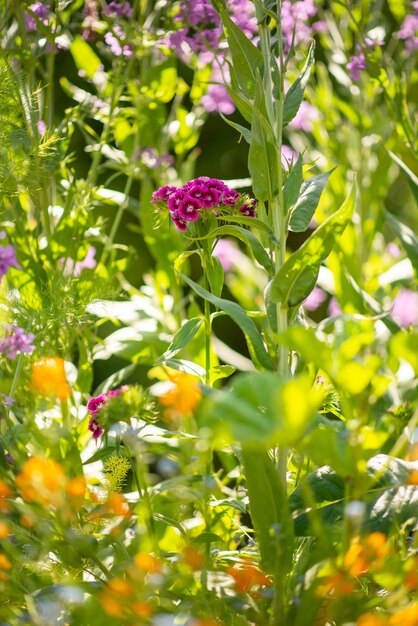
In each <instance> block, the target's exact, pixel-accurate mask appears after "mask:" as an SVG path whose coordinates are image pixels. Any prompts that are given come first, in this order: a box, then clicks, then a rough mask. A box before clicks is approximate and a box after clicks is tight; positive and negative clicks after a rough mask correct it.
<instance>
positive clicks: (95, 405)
mask: <svg viewBox="0 0 418 626" xmlns="http://www.w3.org/2000/svg"><path fill="white" fill-rule="evenodd" d="M106 401H107V395H106V394H105V393H101V394H100V395H99V396H95V397H94V398H92V399H91V400H89V402H88V404H87V408H88V410H89V411H90V413H91V414H92V415H96V413H98V412H99V410H100V409H101V407H102V406H103V405H104V404H106Z"/></svg>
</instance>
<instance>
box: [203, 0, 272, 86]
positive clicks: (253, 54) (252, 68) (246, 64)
mask: <svg viewBox="0 0 418 626" xmlns="http://www.w3.org/2000/svg"><path fill="white" fill-rule="evenodd" d="M214 5H215V7H216V9H217V10H218V11H219V13H220V15H221V18H222V22H223V25H224V28H225V31H226V38H227V40H228V45H229V51H230V53H231V58H232V66H233V68H234V69H235V72H234V73H235V77H236V80H237V83H238V85H239V88H240V89H241V90H242V91H243V93H244V94H245V95H246V96H247V97H250V98H252V97H253V96H254V86H255V84H256V80H257V74H256V72H257V68H259V67H261V66H262V64H263V55H262V54H261V52H260V51H259V50H258V48H256V46H255V45H254V44H253V43H252V42H251V41H250V40H249V39H248V37H247V36H246V35H245V34H244V32H243V31H242V30H241V29H240V28H239V27H238V26H237V25H236V24H235V23H234V22H233V21H232V19H231V18H230V17H229V14H228V11H227V8H226V5H225V2H224V1H223V0H214Z"/></svg>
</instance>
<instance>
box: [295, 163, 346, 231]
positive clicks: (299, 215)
mask: <svg viewBox="0 0 418 626" xmlns="http://www.w3.org/2000/svg"><path fill="white" fill-rule="evenodd" d="M299 158H300V157H299ZM298 161H299V159H298ZM296 165H297V164H296ZM334 169H335V168H334ZM334 169H332V170H330V171H329V172H326V173H325V174H319V175H318V176H311V178H308V179H307V180H304V181H303V183H302V186H301V194H300V196H299V198H298V199H297V201H296V203H295V206H294V207H293V209H292V211H291V213H290V219H289V229H290V230H292V231H293V232H296V233H302V232H304V231H305V230H306V229H307V228H308V226H309V223H310V221H311V219H312V218H313V215H314V213H315V211H316V209H317V206H318V204H319V199H320V197H321V194H322V191H323V189H324V187H325V185H326V183H327V180H328V178H329V176H330V175H331V174H332V172H333V171H334ZM286 182H287V181H286Z"/></svg>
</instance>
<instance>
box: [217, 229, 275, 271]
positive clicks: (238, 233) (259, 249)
mask: <svg viewBox="0 0 418 626" xmlns="http://www.w3.org/2000/svg"><path fill="white" fill-rule="evenodd" d="M249 219H254V218H252V217H250V218H249ZM209 235H210V237H223V236H224V235H231V236H232V237H236V238H237V239H239V240H240V241H242V242H243V243H245V244H247V245H248V246H249V247H250V249H251V251H252V253H253V254H254V257H255V259H256V260H257V261H258V263H260V265H262V266H263V267H264V269H266V270H267V272H268V273H269V274H272V273H273V264H272V261H271V259H270V257H269V255H268V254H267V252H266V251H265V249H264V248H263V246H262V245H261V243H260V242H259V240H258V239H257V237H256V236H255V235H253V233H252V232H251V231H249V230H246V229H245V228H240V227H239V226H219V228H215V230H212V231H211V232H210V233H209Z"/></svg>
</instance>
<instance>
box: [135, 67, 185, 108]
mask: <svg viewBox="0 0 418 626" xmlns="http://www.w3.org/2000/svg"><path fill="white" fill-rule="evenodd" d="M177 87H178V76H177V69H176V66H175V64H174V62H173V61H172V60H169V61H164V63H161V64H160V65H156V66H153V67H152V68H151V69H150V70H149V71H148V72H147V73H146V75H145V80H143V81H141V88H140V93H141V95H144V96H146V97H147V98H149V99H150V100H152V101H153V102H154V101H157V102H164V103H166V102H170V100H172V99H173V98H174V96H175V94H176V90H177Z"/></svg>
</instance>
